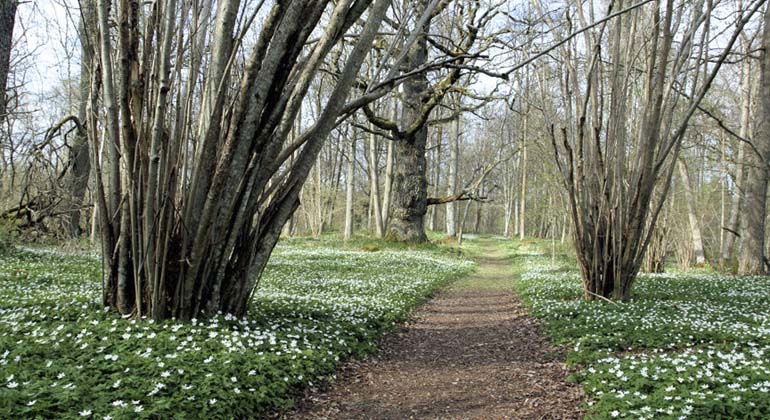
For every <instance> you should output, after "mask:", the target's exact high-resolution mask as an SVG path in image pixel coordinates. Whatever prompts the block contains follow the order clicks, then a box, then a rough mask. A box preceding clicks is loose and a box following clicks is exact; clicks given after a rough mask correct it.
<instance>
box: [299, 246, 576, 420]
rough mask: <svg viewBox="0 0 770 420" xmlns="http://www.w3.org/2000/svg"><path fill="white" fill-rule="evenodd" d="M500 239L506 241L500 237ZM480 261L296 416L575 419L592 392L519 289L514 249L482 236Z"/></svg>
mask: <svg viewBox="0 0 770 420" xmlns="http://www.w3.org/2000/svg"><path fill="white" fill-rule="evenodd" d="M498 244H499V242H498ZM480 246H481V252H480V253H479V254H481V255H483V256H482V257H479V258H477V261H478V263H479V267H478V269H477V270H476V272H474V273H473V274H471V275H470V276H468V277H466V278H465V279H462V280H460V281H458V282H456V283H455V284H453V285H452V286H451V287H449V288H447V289H445V290H444V291H442V292H441V293H439V295H438V296H437V297H436V298H435V299H433V300H431V301H430V302H428V303H427V304H425V305H424V306H422V307H421V308H420V309H418V310H417V312H416V313H415V316H414V319H413V321H412V322H411V323H409V324H407V325H404V326H403V327H402V328H401V330H400V331H398V332H396V333H393V334H390V335H389V336H387V337H386V338H385V339H384V341H383V342H382V343H381V347H380V348H381V350H380V351H379V352H378V353H377V354H375V355H373V356H372V357H370V358H368V359H367V360H364V361H354V362H351V363H349V364H348V365H347V366H346V367H345V368H344V369H343V370H342V372H341V373H340V375H339V379H338V381H337V382H336V383H335V384H334V385H332V386H331V387H330V388H329V389H327V390H325V391H323V392H320V393H314V392H312V391H311V392H309V393H308V395H307V396H306V397H305V398H303V399H302V400H301V401H300V403H299V405H298V409H297V410H296V411H294V412H292V413H289V414H288V415H286V416H285V418H286V419H573V418H580V417H581V416H582V412H581V410H580V406H581V403H582V402H583V396H582V394H581V392H580V390H579V387H578V386H576V385H574V384H571V383H568V382H567V376H568V374H569V371H568V369H567V368H566V367H565V365H564V363H562V360H563V354H562V352H561V351H560V350H559V349H558V348H556V347H554V346H552V345H551V344H550V343H549V342H548V340H547V339H546V338H545V337H544V336H543V334H542V332H541V331H540V329H539V327H538V324H537V322H536V321H535V320H533V319H532V318H531V317H530V316H529V315H527V313H526V311H525V310H524V308H523V306H522V304H521V302H520V300H519V299H518V298H517V297H516V295H515V294H514V293H513V291H512V290H511V284H512V282H513V278H514V275H515V274H516V273H514V272H513V269H512V265H511V256H509V255H505V254H503V252H502V251H500V250H499V249H498V248H497V247H495V243H494V242H492V241H485V240H481V242H480Z"/></svg>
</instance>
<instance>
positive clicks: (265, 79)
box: [89, 0, 390, 319]
mask: <svg viewBox="0 0 770 420" xmlns="http://www.w3.org/2000/svg"><path fill="white" fill-rule="evenodd" d="M110 3H111V1H109V0H99V5H98V6H99V7H98V21H99V25H98V26H99V31H98V32H99V40H100V42H99V51H100V55H99V57H100V69H101V70H100V74H101V77H100V79H99V80H98V82H100V84H101V92H102V97H103V102H104V110H105V116H106V133H107V135H106V142H107V145H108V146H107V150H108V153H107V155H108V159H107V163H106V165H105V166H106V167H105V168H104V171H103V172H102V168H99V167H97V168H96V172H97V194H98V197H99V198H98V203H99V214H100V217H101V223H100V224H101V226H102V243H103V255H104V258H105V266H106V268H107V272H106V274H105V278H104V283H105V284H104V295H103V300H104V304H105V305H108V306H112V307H115V308H117V309H118V310H119V311H120V312H121V313H123V314H132V315H134V316H145V315H149V316H151V317H153V318H154V319H164V318H168V317H172V316H175V317H177V318H179V319H190V318H193V317H195V316H198V315H199V314H213V313H217V312H222V313H231V314H235V315H239V316H240V315H242V314H244V313H245V312H246V310H247V307H248V302H249V299H250V297H251V294H252V292H253V291H254V289H255V287H256V286H257V284H258V280H259V278H260V275H261V273H262V270H263V269H264V267H265V264H266V263H267V260H268V258H269V256H270V254H271V252H272V249H273V247H274V246H275V243H276V241H277V240H278V237H279V235H280V232H281V229H282V227H283V225H284V224H285V223H286V221H287V220H288V219H289V217H290V216H291V214H292V213H293V212H294V210H295V209H296V208H297V206H298V198H299V194H300V191H301V188H302V185H303V184H304V182H305V180H306V179H307V177H308V175H309V173H310V170H311V168H312V166H313V164H314V162H315V161H316V158H317V156H318V154H319V152H320V150H321V147H322V146H323V144H324V139H325V138H326V137H327V135H328V134H329V133H330V132H331V130H332V129H333V128H334V127H335V126H336V125H337V124H338V121H337V119H338V118H339V117H340V115H341V114H344V111H345V109H348V108H351V109H355V105H351V104H348V103H346V98H347V97H348V96H349V92H350V89H351V86H352V85H353V83H354V81H355V77H356V76H357V74H358V72H359V69H360V68H361V65H362V63H363V61H364V58H365V57H366V55H367V54H368V52H369V51H370V50H371V45H372V43H373V41H374V39H375V36H376V35H377V32H378V28H379V26H380V23H381V21H382V19H383V17H384V15H385V14H386V12H387V10H388V8H389V6H390V1H388V0H374V1H366V0H361V1H354V0H343V1H338V2H336V3H334V4H333V3H332V2H331V1H310V0H304V1H300V0H295V1H291V2H275V3H274V4H273V5H272V7H271V9H270V10H269V11H267V13H266V15H265V16H266V17H265V18H264V20H263V21H261V23H260V29H259V34H258V37H257V40H256V42H255V43H254V44H253V46H248V47H246V46H244V43H243V42H242V40H243V36H244V34H245V31H246V30H247V29H248V27H249V25H250V24H251V23H252V22H253V21H254V20H255V19H256V17H257V16H259V15H260V13H261V12H262V10H261V7H262V5H263V4H264V2H259V3H258V4H256V5H254V7H253V8H251V9H249V10H250V12H249V15H247V16H244V19H241V20H238V19H236V18H235V17H234V16H235V15H234V13H236V12H237V11H239V10H243V9H241V1H240V0H222V1H220V2H219V3H218V13H217V15H216V19H215V22H214V27H215V28H216V29H215V31H214V36H213V40H212V44H211V45H212V46H211V49H210V54H211V57H210V59H209V61H210V63H212V64H211V67H210V69H209V71H208V77H207V78H206V79H205V80H204V81H203V83H204V88H203V91H204V92H208V94H207V95H206V96H205V97H206V98H207V100H209V101H210V103H214V104H217V106H212V107H210V108H206V107H200V109H201V111H200V115H199V118H197V119H198V120H199V121H204V122H205V123H204V124H202V126H203V128H201V130H197V131H196V130H191V129H185V130H184V131H185V132H186V135H185V136H181V135H179V134H180V133H181V132H180V130H182V128H183V127H185V126H189V124H190V122H191V121H192V118H191V117H189V116H184V115H179V114H177V110H178V109H180V107H179V105H181V104H180V102H179V98H180V97H181V96H180V95H175V92H176V91H175V89H178V88H179V85H180V83H179V82H180V79H179V77H180V74H182V73H183V72H182V71H179V69H178V68H177V69H174V68H173V67H172V65H174V66H182V65H185V62H184V61H183V60H181V59H177V60H172V56H174V54H175V53H174V51H175V50H174V42H175V40H177V41H176V42H177V43H178V45H177V48H182V45H179V42H180V41H178V39H184V38H183V37H181V36H178V34H179V31H181V30H183V28H184V25H182V24H181V20H182V19H185V14H186V11H187V8H186V7H185V6H184V5H183V6H182V10H183V11H184V12H183V13H181V14H180V13H179V6H180V4H179V3H178V2H177V1H176V0H165V1H160V2H157V3H155V6H157V7H155V6H152V7H149V8H148V5H146V4H142V3H140V2H138V1H133V0H120V1H119V2H118V7H117V13H116V21H117V22H118V26H117V28H116V31H117V37H116V38H117V41H118V42H117V45H113V43H112V39H113V36H112V32H113V29H112V26H111V25H110V24H109V21H110ZM329 6H331V10H330V12H329V13H328V14H326V15H325V14H324V12H325V11H327V9H328V8H329ZM228 11H235V12H233V13H230V12H228ZM364 15H366V20H365V23H363V27H362V29H361V30H360V31H359V32H358V33H357V37H356V41H355V43H354V44H353V45H352V46H351V47H350V48H349V49H348V52H347V58H346V59H345V62H344V65H343V66H342V69H341V71H340V73H339V74H337V76H336V81H335V82H334V84H333V88H332V89H331V90H330V93H329V96H328V98H327V101H326V104H325V106H324V107H323V109H322V110H321V111H320V113H319V115H318V116H317V118H316V120H315V122H314V123H313V124H312V125H311V126H309V127H308V128H307V129H306V130H305V131H304V132H303V133H302V134H301V135H300V136H298V138H297V139H295V140H294V141H293V142H292V143H291V144H286V139H287V138H288V133H289V132H290V130H291V128H292V126H293V125H294V121H295V118H296V116H297V113H298V112H299V109H300V107H301V106H302V102H303V99H304V98H305V96H306V93H307V91H308V88H309V87H310V84H311V82H312V80H313V79H314V77H315V75H316V74H317V73H318V71H319V68H320V67H321V64H322V63H323V61H324V59H325V58H326V57H327V56H328V54H329V52H330V51H332V50H333V49H334V48H335V47H337V48H342V42H343V39H344V38H345V35H346V34H347V33H348V31H349V30H350V29H351V28H353V27H354V26H355V27H357V25H359V22H360V18H361V17H362V16H364ZM177 18H179V19H177ZM322 20H323V23H324V25H323V29H322V30H320V29H319V28H320V27H321V26H320V25H321V22H322ZM236 21H242V22H244V26H242V27H241V29H240V30H239V31H238V33H236V32H235V29H236ZM317 30H318V31H317ZM316 32H318V33H320V37H319V38H317V39H315V40H312V42H311V39H310V36H311V35H312V34H314V33H316ZM142 34H144V36H143V35H142ZM306 45H307V47H306ZM113 51H114V54H113ZM240 53H243V56H245V57H246V58H245V62H244V63H243V67H242V70H241V71H239V72H236V71H235V70H236V69H235V67H234V62H235V61H236V60H237V59H238V57H239V56H241V54H240ZM116 57H117V59H116ZM177 58H179V57H177ZM220 64H222V65H221V66H220ZM151 76H153V77H151ZM190 77H193V78H195V77H200V75H198V74H193V75H191V76H190ZM189 82H191V83H196V81H195V80H191V81H189ZM92 96H93V95H92ZM364 103H366V102H364ZM359 106H360V105H359ZM187 115H190V114H187ZM169 117H174V118H176V120H174V119H172V118H169ZM179 118H182V121H180V120H179ZM171 121H174V123H173V124H170V122H171ZM89 125H90V124H89ZM94 138H95V136H94ZM193 144H194V145H195V147H194V149H193V150H194V154H190V153H187V152H188V149H189V148H190V147H191V145H193ZM94 149H95V146H94V143H93V142H92V150H94ZM294 152H298V154H297V157H296V159H295V160H294V162H293V165H291V166H288V164H287V162H288V161H289V158H290V157H291V156H292V154H294ZM185 158H187V159H189V162H187V163H186V165H187V168H189V169H188V173H181V169H182V166H181V163H182V162H183V159H185ZM188 175H189V177H188Z"/></svg>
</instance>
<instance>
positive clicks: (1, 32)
mask: <svg viewBox="0 0 770 420" xmlns="http://www.w3.org/2000/svg"><path fill="white" fill-rule="evenodd" d="M18 5H19V3H18V2H17V1H16V0H0V124H2V123H3V122H4V121H5V120H6V118H7V115H6V113H7V112H8V107H7V103H6V101H7V99H6V94H5V91H6V89H7V88H8V73H9V72H10V70H11V48H12V47H13V27H14V26H15V23H16V8H17V6H18Z"/></svg>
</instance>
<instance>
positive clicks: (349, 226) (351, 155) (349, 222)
mask: <svg viewBox="0 0 770 420" xmlns="http://www.w3.org/2000/svg"><path fill="white" fill-rule="evenodd" d="M357 136H358V133H357V132H356V131H355V129H354V130H353V135H352V136H351V139H350V143H349V144H348V161H347V165H346V167H345V233H344V235H343V236H344V238H345V240H349V239H350V238H351V237H353V186H354V184H353V179H354V178H355V175H356V173H355V172H356V159H355V156H356V137H357Z"/></svg>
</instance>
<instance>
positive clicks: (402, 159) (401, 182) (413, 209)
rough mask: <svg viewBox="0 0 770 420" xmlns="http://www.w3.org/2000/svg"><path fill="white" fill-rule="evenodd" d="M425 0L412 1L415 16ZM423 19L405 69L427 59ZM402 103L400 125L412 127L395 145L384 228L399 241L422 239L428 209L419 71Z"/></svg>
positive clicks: (423, 78)
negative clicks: (388, 211) (389, 211)
mask: <svg viewBox="0 0 770 420" xmlns="http://www.w3.org/2000/svg"><path fill="white" fill-rule="evenodd" d="M427 3H428V2H427V1H426V0H416V1H414V2H412V7H414V10H415V16H422V15H423V13H424V12H425V10H427V6H428V4H427ZM429 27H430V20H427V21H426V22H425V24H424V26H423V27H422V28H416V30H418V31H419V35H418V37H417V40H416V41H415V42H414V44H412V46H411V47H410V48H409V51H408V52H407V63H406V71H407V72H408V71H412V70H414V69H417V68H419V67H421V66H422V65H424V64H425V63H426V62H427V59H428V28H429ZM403 86H404V92H403V103H402V106H401V124H399V126H400V127H412V125H414V124H415V123H417V127H415V128H416V129H414V130H412V129H409V130H408V133H409V134H408V135H407V137H405V138H400V139H398V140H397V141H396V144H395V156H396V162H397V167H396V169H395V171H394V176H393V201H392V206H393V208H392V215H391V221H390V223H389V225H390V226H389V227H388V235H387V237H388V239H390V240H395V241H401V242H426V241H427V240H428V237H427V236H426V235H425V226H424V219H425V214H426V213H427V211H428V181H427V179H426V170H427V163H426V159H425V146H426V144H427V141H428V127H427V125H426V124H425V123H424V122H422V123H419V121H420V120H421V119H422V118H425V117H426V115H425V113H424V111H423V107H424V99H425V94H426V92H427V91H428V78H427V75H426V74H425V73H419V74H418V75H415V76H413V77H411V78H409V79H408V80H407V81H406V82H404V85H403Z"/></svg>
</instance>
